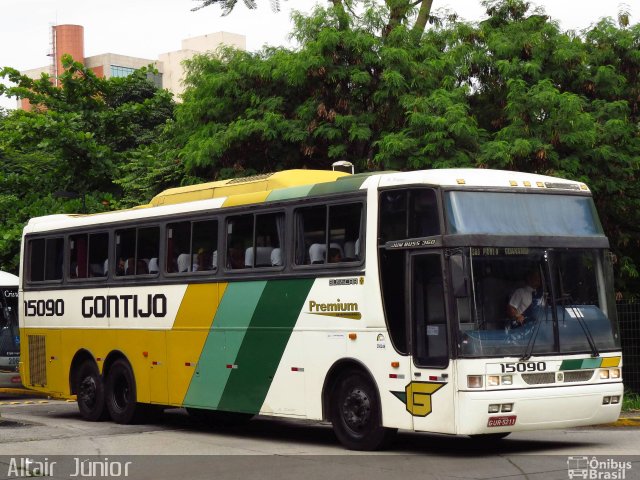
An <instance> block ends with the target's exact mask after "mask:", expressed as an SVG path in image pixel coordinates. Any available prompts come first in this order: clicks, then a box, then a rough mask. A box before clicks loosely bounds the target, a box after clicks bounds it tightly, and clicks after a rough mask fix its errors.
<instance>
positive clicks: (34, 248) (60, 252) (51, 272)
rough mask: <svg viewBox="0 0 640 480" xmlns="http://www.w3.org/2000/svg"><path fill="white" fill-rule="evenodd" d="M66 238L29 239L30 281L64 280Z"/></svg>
mask: <svg viewBox="0 0 640 480" xmlns="http://www.w3.org/2000/svg"><path fill="white" fill-rule="evenodd" d="M63 258H64V239H63V238H61V237H60V238H47V239H38V240H31V241H29V281H31V282H42V281H47V280H62V262H63Z"/></svg>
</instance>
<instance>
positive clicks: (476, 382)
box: [467, 375, 482, 388]
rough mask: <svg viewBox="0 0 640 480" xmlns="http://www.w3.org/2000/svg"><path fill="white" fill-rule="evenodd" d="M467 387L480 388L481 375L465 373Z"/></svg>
mask: <svg viewBox="0 0 640 480" xmlns="http://www.w3.org/2000/svg"><path fill="white" fill-rule="evenodd" d="M467 387H469V388H482V375H467Z"/></svg>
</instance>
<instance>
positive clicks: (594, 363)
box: [582, 358, 602, 368]
mask: <svg viewBox="0 0 640 480" xmlns="http://www.w3.org/2000/svg"><path fill="white" fill-rule="evenodd" d="M601 363H602V359H601V358H585V359H584V360H583V361H582V368H599V367H600V364H601Z"/></svg>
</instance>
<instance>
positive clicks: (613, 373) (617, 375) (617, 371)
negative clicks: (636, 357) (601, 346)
mask: <svg viewBox="0 0 640 480" xmlns="http://www.w3.org/2000/svg"><path fill="white" fill-rule="evenodd" d="M609 372H610V376H611V378H620V369H619V368H612V369H611V370H609Z"/></svg>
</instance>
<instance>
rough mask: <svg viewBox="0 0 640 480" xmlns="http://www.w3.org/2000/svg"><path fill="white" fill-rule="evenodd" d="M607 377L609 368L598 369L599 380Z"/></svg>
mask: <svg viewBox="0 0 640 480" xmlns="http://www.w3.org/2000/svg"><path fill="white" fill-rule="evenodd" d="M608 378H609V370H600V380H606V379H608Z"/></svg>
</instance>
